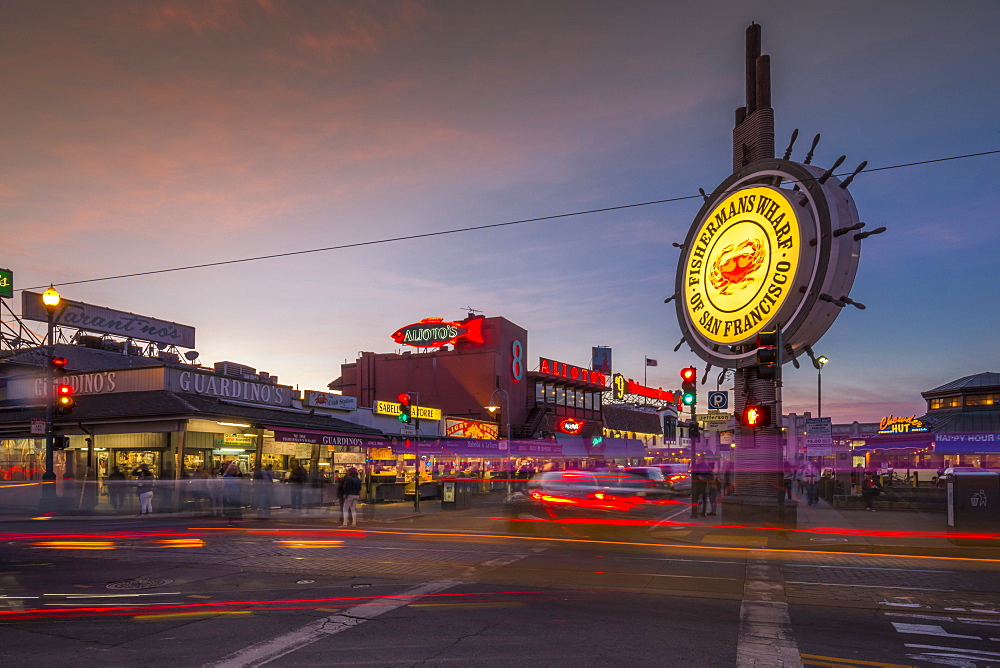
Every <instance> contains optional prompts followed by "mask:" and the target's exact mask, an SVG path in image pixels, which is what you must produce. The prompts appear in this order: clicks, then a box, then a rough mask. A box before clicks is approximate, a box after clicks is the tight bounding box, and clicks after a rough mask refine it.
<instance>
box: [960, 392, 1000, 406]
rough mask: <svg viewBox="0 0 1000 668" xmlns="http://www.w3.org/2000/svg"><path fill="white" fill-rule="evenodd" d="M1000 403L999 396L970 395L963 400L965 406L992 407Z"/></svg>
mask: <svg viewBox="0 0 1000 668" xmlns="http://www.w3.org/2000/svg"><path fill="white" fill-rule="evenodd" d="M997 403H1000V394H971V395H969V396H967V397H966V398H965V405H966V406H993V405H994V404H997Z"/></svg>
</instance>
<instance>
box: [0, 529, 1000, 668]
mask: <svg viewBox="0 0 1000 668" xmlns="http://www.w3.org/2000/svg"><path fill="white" fill-rule="evenodd" d="M499 528H502V527H500V526H498V523H497V522H494V521H492V520H491V519H490V518H489V517H488V515H487V514H483V515H471V516H466V517H464V518H457V517H448V516H437V517H429V518H422V519H417V520H410V521H401V522H393V523H379V524H375V525H371V526H362V527H359V528H358V529H356V530H350V529H348V530H342V529H340V528H339V527H336V526H334V525H333V524H332V523H331V522H329V521H326V520H317V519H310V518H299V519H296V520H281V521H277V520H272V521H266V522H265V521H261V522H255V521H252V520H247V521H244V522H241V523H238V524H237V525H236V526H228V525H227V524H226V523H225V522H224V521H219V520H214V519H204V520H181V519H167V518H156V519H154V520H151V521H147V520H140V519H136V518H131V519H125V520H121V519H119V520H90V521H59V520H52V521H45V522H40V521H35V522H31V521H24V522H5V523H4V524H3V525H2V529H3V532H4V536H3V538H2V543H0V559H2V562H3V563H2V566H0V569H2V570H0V596H2V598H0V637H2V638H3V639H4V642H3V643H0V661H2V663H3V664H4V665H17V664H18V663H28V664H30V665H33V666H36V665H37V666H91V665H93V666H97V665H129V666H133V665H149V666H159V665H168V664H169V665H183V666H187V665H192V666H202V665H214V666H250V665H264V664H267V665H274V666H280V665H289V666H291V665H296V666H298V665H341V664H351V665H407V666H411V665H420V664H432V665H443V664H452V665H472V664H475V665H486V666H492V665H497V666H508V665H509V666H513V665H525V664H527V663H539V664H545V665H554V666H570V665H572V666H580V665H664V666H689V665H690V666H695V665H697V666H755V665H759V666H765V665H766V666H774V665H788V666H794V665H837V666H847V665H853V666H862V665H864V666H871V665H914V666H925V665H926V666H930V665H950V666H1000V562H998V561H994V560H971V559H968V560H962V559H949V558H919V557H911V556H898V557H897V556H886V555H864V554H839V553H835V552H806V551H791V550H789V551H779V550H768V549H760V548H758V547H753V546H746V547H745V546H740V545H733V546H729V547H706V546H699V545H685V544H680V543H670V542H667V541H660V540H655V539H650V538H649V536H648V535H641V536H623V535H616V534H613V533H610V534H606V535H602V536H599V537H597V538H596V539H595V538H592V537H584V536H581V535H574V534H573V533H559V534H549V535H517V536H506V535H494V534H493V533H491V532H495V531H497V530H498V529H499Z"/></svg>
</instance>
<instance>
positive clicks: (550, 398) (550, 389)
mask: <svg viewBox="0 0 1000 668" xmlns="http://www.w3.org/2000/svg"><path fill="white" fill-rule="evenodd" d="M545 397H546V399H545V402H546V403H549V404H554V403H555V402H556V386H555V385H549V384H546V385H545Z"/></svg>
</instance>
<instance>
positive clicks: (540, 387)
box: [535, 383, 545, 404]
mask: <svg viewBox="0 0 1000 668" xmlns="http://www.w3.org/2000/svg"><path fill="white" fill-rule="evenodd" d="M535 403H539V404H544V403H545V383H535Z"/></svg>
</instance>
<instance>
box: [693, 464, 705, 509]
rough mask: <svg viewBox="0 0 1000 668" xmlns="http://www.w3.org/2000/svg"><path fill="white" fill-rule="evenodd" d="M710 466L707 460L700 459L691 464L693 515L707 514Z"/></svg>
mask: <svg viewBox="0 0 1000 668" xmlns="http://www.w3.org/2000/svg"><path fill="white" fill-rule="evenodd" d="M708 478H709V468H708V466H707V465H706V463H705V460H703V459H699V460H697V461H696V462H695V463H694V464H692V465H691V517H698V515H699V513H700V514H701V516H702V517H704V516H705V506H706V505H707V503H708Z"/></svg>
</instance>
